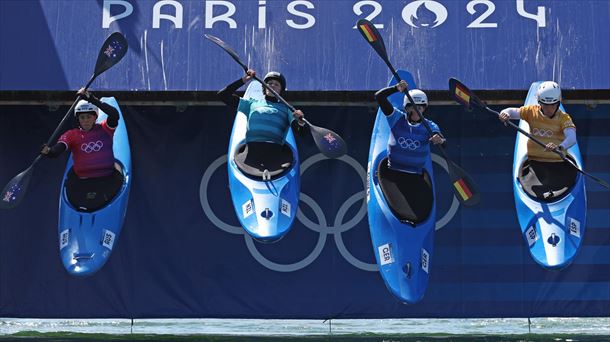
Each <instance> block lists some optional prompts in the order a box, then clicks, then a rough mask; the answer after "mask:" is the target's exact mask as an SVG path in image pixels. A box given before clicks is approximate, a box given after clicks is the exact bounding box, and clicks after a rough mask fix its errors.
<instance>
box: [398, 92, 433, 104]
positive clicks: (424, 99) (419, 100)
mask: <svg viewBox="0 0 610 342" xmlns="http://www.w3.org/2000/svg"><path fill="white" fill-rule="evenodd" d="M409 95H411V97H412V98H413V101H415V104H416V105H424V106H427V105H428V96H426V93H424V92H423V91H421V90H419V89H412V90H409ZM402 104H403V107H406V106H407V105H409V104H411V101H409V97H407V95H405V99H404V101H403V103H402Z"/></svg>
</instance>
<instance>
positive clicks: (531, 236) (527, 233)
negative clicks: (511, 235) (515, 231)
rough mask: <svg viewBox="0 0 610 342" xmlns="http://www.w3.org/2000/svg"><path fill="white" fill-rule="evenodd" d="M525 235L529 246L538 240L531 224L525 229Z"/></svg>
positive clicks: (534, 228)
mask: <svg viewBox="0 0 610 342" xmlns="http://www.w3.org/2000/svg"><path fill="white" fill-rule="evenodd" d="M525 237H526V239H527V243H528V244H529V246H530V247H532V245H533V244H534V243H535V242H536V240H538V234H537V233H536V226H535V225H534V226H531V227H529V228H528V229H527V230H526V231H525Z"/></svg>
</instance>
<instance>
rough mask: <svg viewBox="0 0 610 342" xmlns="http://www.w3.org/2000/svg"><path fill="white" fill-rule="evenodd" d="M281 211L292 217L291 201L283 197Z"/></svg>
mask: <svg viewBox="0 0 610 342" xmlns="http://www.w3.org/2000/svg"><path fill="white" fill-rule="evenodd" d="M280 211H281V212H282V214H284V215H286V216H288V217H290V202H288V201H286V200H285V199H283V198H282V204H281V208H280Z"/></svg>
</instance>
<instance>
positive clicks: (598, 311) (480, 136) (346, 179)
mask: <svg viewBox="0 0 610 342" xmlns="http://www.w3.org/2000/svg"><path fill="white" fill-rule="evenodd" d="M119 103H120V99H119ZM494 109H497V108H494ZM566 109H567V111H568V112H569V113H571V114H572V116H573V118H574V120H575V123H576V125H577V126H578V141H579V144H580V147H581V151H582V153H583V159H584V166H585V169H586V170H587V171H588V172H590V173H592V174H594V175H596V176H597V177H600V178H603V179H606V180H608V179H610V153H609V152H608V149H607V147H608V146H609V145H610V140H609V137H608V134H607V129H606V128H607V127H609V126H610V119H609V118H608V115H607V113H608V112H609V111H610V106H609V105H599V106H598V107H597V108H596V109H595V110H593V111H591V110H590V108H589V109H587V108H586V107H585V106H566ZM66 110H67V108H65V107H61V108H59V109H53V108H51V111H49V107H46V106H2V107H0V111H1V113H2V115H0V165H2V167H1V168H0V184H2V185H4V184H6V182H8V180H10V179H11V178H12V177H13V176H15V175H16V174H17V173H19V172H21V171H22V170H23V169H24V168H25V167H26V166H27V165H28V164H29V163H30V162H31V161H32V159H33V158H34V157H35V156H36V154H37V153H38V151H39V149H40V144H41V143H42V142H44V141H45V140H46V139H47V138H48V136H49V135H50V134H51V132H52V131H53V129H54V127H55V126H56V125H57V122H59V120H60V118H61V117H62V115H63V114H64V113H65V111H66ZM122 110H123V114H124V118H125V122H126V126H127V130H128V132H129V140H130V144H131V148H132V165H133V174H132V187H131V194H130V201H129V206H128V210H127V217H126V221H125V224H124V227H123V231H122V233H121V235H120V236H119V237H118V238H117V240H116V241H115V245H114V250H113V252H112V255H111V256H110V260H109V261H108V263H107V264H106V265H105V266H104V267H103V268H102V269H101V270H100V271H99V272H98V273H96V274H95V275H93V276H91V277H88V278H77V277H73V276H70V275H69V274H68V273H67V272H66V271H65V270H64V268H63V266H62V262H61V260H60V257H59V241H58V232H57V230H58V228H57V221H58V217H57V215H58V210H57V208H58V198H59V187H60V179H61V176H62V173H63V171H64V167H65V162H66V158H65V155H64V156H62V157H60V158H58V159H49V160H42V161H41V162H40V163H39V164H38V165H37V167H36V169H35V172H34V176H33V178H32V181H31V183H30V188H29V190H28V194H27V196H26V197H25V199H24V200H23V202H22V203H21V204H20V205H19V206H18V207H17V208H15V209H13V210H10V211H6V210H5V211H0V317H39V318H45V317H64V318H68V317H81V318H90V317H133V318H143V317H150V318H158V317H183V318H188V317H206V318H210V317H225V318H226V317H241V318H316V319H326V318H367V317H368V318H381V317H536V316H602V317H608V316H610V229H608V228H609V227H610V196H608V191H607V190H605V189H604V188H602V187H601V186H600V185H598V184H596V183H595V182H591V181H588V180H587V198H588V215H587V227H586V228H587V229H586V233H585V236H584V238H583V243H582V247H581V250H580V252H579V253H578V255H577V256H576V257H575V259H574V261H573V263H572V264H571V265H569V266H568V267H566V268H564V269H562V270H559V271H549V270H545V269H544V268H542V267H541V266H539V265H538V264H536V263H535V262H534V261H533V260H532V258H531V256H530V255H529V252H528V247H527V246H526V244H525V242H524V240H523V238H522V235H521V232H520V229H519V224H518V222H517V215H516V212H515V206H514V200H513V192H512V182H511V165H512V160H513V156H512V152H513V146H514V142H515V131H514V130H512V129H510V128H507V127H504V126H503V125H501V124H500V123H499V122H498V120H497V119H496V118H494V117H493V116H492V115H490V114H488V113H485V112H471V113H465V112H463V111H462V109H460V108H458V107H457V106H433V107H431V108H429V112H428V113H429V118H431V119H432V120H434V121H435V122H436V123H438V124H439V126H440V127H441V129H442V130H443V133H444V134H445V136H446V137H447V138H448V145H447V151H448V153H449V155H450V156H451V159H452V160H453V161H455V162H456V163H458V164H459V165H460V166H462V167H463V168H464V169H465V170H467V171H468V172H469V173H470V174H471V175H472V177H473V179H474V180H475V181H476V182H477V183H478V185H479V187H480V189H481V192H482V194H481V199H482V200H481V203H480V204H479V205H478V206H477V207H474V208H460V207H459V206H456V202H457V200H455V198H454V194H453V192H452V191H451V185H450V183H449V178H448V176H447V172H446V171H445V169H444V168H443V167H442V163H441V162H440V160H441V158H439V157H438V156H437V155H436V154H435V155H434V160H435V162H434V164H435V166H434V168H435V170H434V174H435V182H436V185H437V187H436V189H437V198H438V208H437V209H438V211H437V231H436V237H435V249H434V255H433V258H434V259H433V260H434V263H433V264H432V266H431V268H430V283H429V286H428V289H427V291H426V293H425V295H424V298H423V299H422V301H421V302H419V303H417V304H414V305H404V304H401V303H400V302H398V301H397V300H396V299H395V298H394V297H393V296H392V295H391V294H390V292H389V291H388V290H387V289H386V287H385V286H384V283H383V281H382V279H381V277H380V275H379V273H378V271H377V266H376V264H375V257H374V254H373V247H372V245H371V240H370V235H369V227H368V222H367V217H366V204H365V180H366V179H365V178H366V164H367V154H368V148H369V138H370V135H371V130H372V125H373V121H374V115H375V113H374V112H372V111H370V110H369V108H366V107H305V108H303V110H304V112H305V113H306V114H307V116H308V118H309V120H310V121H311V122H312V123H315V124H317V125H320V126H324V127H329V128H331V129H333V130H335V131H337V133H339V134H341V135H342V136H343V137H344V138H345V140H346V141H347V142H348V143H349V153H348V155H346V156H344V157H342V158H341V159H338V160H329V159H326V158H324V157H323V156H322V155H321V154H319V151H318V150H317V148H316V147H315V144H314V143H313V141H312V140H311V137H309V136H307V137H304V138H302V139H300V140H299V141H298V144H299V149H300V157H301V160H302V164H301V171H302V182H301V202H300V204H299V212H298V214H297V219H296V220H295V224H294V226H293V228H292V230H291V231H290V232H289V233H288V234H287V235H286V236H285V237H284V238H283V239H282V240H280V241H279V242H277V243H273V244H261V243H258V242H255V241H253V240H252V239H251V238H250V237H249V236H248V235H247V234H245V232H244V230H243V229H242V228H241V227H240V226H239V223H238V221H237V218H236V216H235V211H234V210H233V207H232V204H231V199H230V195H229V189H228V178H227V166H226V152H227V146H228V139H229V138H228V137H229V133H230V130H231V126H232V123H233V118H234V113H231V112H230V110H228V109H227V108H226V107H215V106H197V107H187V108H186V109H185V108H182V107H181V108H178V110H177V109H176V108H175V107H171V106H157V107H143V106H123V107H122Z"/></svg>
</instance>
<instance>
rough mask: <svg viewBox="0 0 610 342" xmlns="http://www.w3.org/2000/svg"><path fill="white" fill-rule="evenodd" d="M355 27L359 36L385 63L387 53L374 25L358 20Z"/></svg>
mask: <svg viewBox="0 0 610 342" xmlns="http://www.w3.org/2000/svg"><path fill="white" fill-rule="evenodd" d="M356 27H357V28H358V31H360V34H362V37H364V39H365V40H366V41H367V42H368V43H369V44H371V46H372V47H373V49H375V51H377V53H378V54H379V56H381V58H382V59H383V60H384V61H386V63H387V61H388V53H387V51H386V49H385V43H384V42H383V38H382V37H381V34H379V31H377V28H376V27H375V25H373V23H371V22H370V21H368V20H366V19H360V20H358V22H357V23H356Z"/></svg>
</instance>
